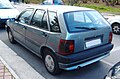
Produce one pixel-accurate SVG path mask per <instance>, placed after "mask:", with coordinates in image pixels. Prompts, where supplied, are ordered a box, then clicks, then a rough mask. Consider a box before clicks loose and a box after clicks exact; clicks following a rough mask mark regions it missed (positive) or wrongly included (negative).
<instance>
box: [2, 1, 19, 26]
mask: <svg viewBox="0 0 120 79" xmlns="http://www.w3.org/2000/svg"><path fill="white" fill-rule="evenodd" d="M18 14H19V11H18V10H17V9H15V8H14V7H13V6H12V4H11V3H10V2H9V0H0V27H4V26H5V25H6V21H7V20H8V19H13V18H16V16H17V15H18Z"/></svg>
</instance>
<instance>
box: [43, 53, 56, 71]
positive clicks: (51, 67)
mask: <svg viewBox="0 0 120 79" xmlns="http://www.w3.org/2000/svg"><path fill="white" fill-rule="evenodd" d="M45 65H46V67H47V69H48V70H49V71H50V72H52V71H53V70H54V61H53V58H52V57H51V56H50V55H47V56H46V58H45Z"/></svg>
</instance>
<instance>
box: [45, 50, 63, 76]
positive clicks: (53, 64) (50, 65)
mask: <svg viewBox="0 0 120 79" xmlns="http://www.w3.org/2000/svg"><path fill="white" fill-rule="evenodd" d="M44 52H45V53H44V57H43V58H44V60H43V61H44V65H45V68H46V69H47V71H48V72H49V73H50V74H52V75H57V74H59V73H60V72H61V69H60V68H59V65H58V62H57V59H56V57H55V55H54V54H53V52H51V51H50V50H48V49H45V50H44Z"/></svg>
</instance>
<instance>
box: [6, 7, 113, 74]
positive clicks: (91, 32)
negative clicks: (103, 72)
mask: <svg viewBox="0 0 120 79" xmlns="http://www.w3.org/2000/svg"><path fill="white" fill-rule="evenodd" d="M111 31H112V30H111V27H110V25H109V23H108V22H107V21H106V20H105V19H104V18H103V17H102V16H101V14H100V13H99V12H97V11H96V10H93V9H89V8H84V7H77V6H66V5H39V6H35V7H30V8H27V9H26V10H24V11H23V12H22V13H21V14H20V15H19V16H18V17H17V18H16V19H10V20H8V21H7V32H8V38H9V41H10V42H11V43H15V41H17V42H19V43H20V44H22V45H23V46H25V47H26V48H28V49H29V50H31V51H32V52H33V53H35V54H36V55H38V56H39V57H41V58H42V59H43V62H44V64H45V67H46V69H47V71H48V72H49V73H51V74H53V75H55V74H58V73H59V72H60V71H61V69H64V70H73V69H77V68H79V67H84V66H86V65H89V64H92V63H94V62H97V61H99V60H101V59H102V58H105V57H107V56H108V55H109V53H110V51H111V49H112V48H113V44H111V41H112V32H111Z"/></svg>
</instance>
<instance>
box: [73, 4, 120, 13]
mask: <svg viewBox="0 0 120 79" xmlns="http://www.w3.org/2000/svg"><path fill="white" fill-rule="evenodd" d="M75 5H76V6H82V7H87V8H92V9H95V10H98V11H99V12H108V13H115V14H120V8H116V7H112V6H105V4H99V5H98V4H80V5H78V4H75Z"/></svg>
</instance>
